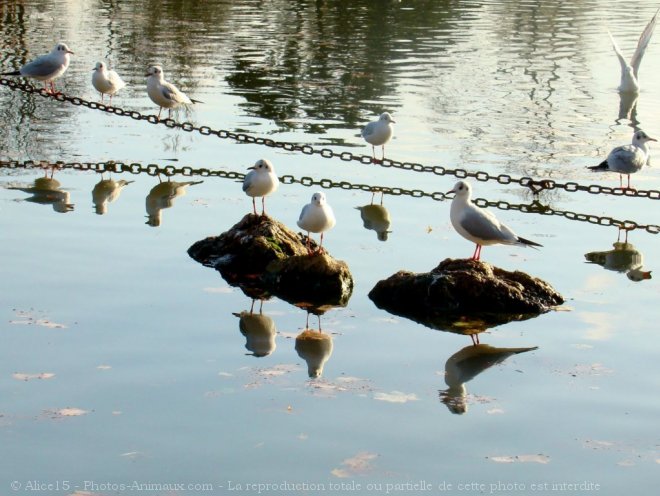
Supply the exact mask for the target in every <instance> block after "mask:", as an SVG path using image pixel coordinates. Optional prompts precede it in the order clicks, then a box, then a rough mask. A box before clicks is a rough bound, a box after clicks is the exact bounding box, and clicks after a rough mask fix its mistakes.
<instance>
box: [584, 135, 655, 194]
mask: <svg viewBox="0 0 660 496" xmlns="http://www.w3.org/2000/svg"><path fill="white" fill-rule="evenodd" d="M650 141H657V140H656V139H655V138H651V137H650V136H649V135H647V134H646V133H645V132H644V131H642V130H641V129H639V130H638V131H635V133H634V134H633V138H632V144H630V145H623V146H617V147H616V148H614V149H613V150H612V151H611V152H610V153H609V155H608V156H607V159H606V160H604V161H602V162H601V163H600V164H598V165H594V166H592V167H589V169H591V170H592V171H612V172H618V173H619V186H620V187H621V188H623V189H633V188H631V187H630V174H634V173H635V172H638V171H639V170H641V168H642V167H644V166H645V165H646V164H647V163H648V161H649V157H650V155H651V150H650V148H649V145H648V143H649V142H650ZM623 174H625V175H627V176H628V186H626V187H625V188H624V187H623Z"/></svg>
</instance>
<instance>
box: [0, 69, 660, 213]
mask: <svg viewBox="0 0 660 496" xmlns="http://www.w3.org/2000/svg"><path fill="white" fill-rule="evenodd" d="M0 85H2V86H6V87H8V88H9V89H11V90H14V91H22V92H24V93H33V94H37V95H39V96H41V97H44V98H53V99H55V100H57V101H59V102H68V103H70V104H72V105H76V106H84V107H87V108H90V109H93V110H100V111H103V112H107V113H110V114H114V115H118V116H124V117H130V118H131V119H134V120H138V121H139V120H142V121H147V122H149V123H151V124H163V125H165V126H167V127H168V128H171V129H173V128H178V129H181V130H183V131H186V132H189V133H190V132H193V131H196V132H198V133H199V134H201V135H202V136H216V137H218V138H221V139H232V140H235V141H238V142H239V143H250V144H256V145H263V146H268V147H271V148H281V149H283V150H285V151H289V152H300V153H303V154H305V155H319V156H321V157H323V158H338V159H340V160H342V161H344V162H351V161H355V162H360V163H361V164H377V165H380V166H381V167H385V168H389V167H392V168H395V169H401V170H405V171H413V172H421V173H429V174H435V175H437V176H454V177H456V178H458V179H467V178H474V179H475V180H477V181H480V182H486V181H496V182H498V183H499V184H505V185H506V184H519V185H520V186H522V187H524V188H528V189H530V190H531V191H532V192H533V193H534V194H535V195H536V194H538V193H540V192H541V191H544V190H554V189H562V190H564V191H567V192H569V193H575V192H577V191H583V192H586V193H590V194H592V195H597V194H604V195H614V196H628V197H639V198H648V199H651V200H660V191H658V190H634V189H623V188H612V187H609V186H601V185H598V184H590V185H581V184H578V183H576V182H567V183H560V182H557V181H554V180H552V179H533V178H531V177H518V178H516V177H512V176H510V175H509V174H498V175H491V174H489V173H488V172H484V171H478V172H470V171H467V170H466V169H448V168H445V167H443V166H440V165H436V166H429V165H422V164H418V163H410V162H399V161H396V160H392V159H389V158H385V159H383V160H375V159H373V158H372V157H371V156H369V155H356V154H353V153H351V152H348V151H342V152H336V151H334V150H331V149H329V148H321V149H317V148H314V147H312V146H311V145H299V144H296V143H289V142H284V141H275V140H272V139H268V138H258V137H255V136H252V135H249V134H246V133H235V132H232V131H226V130H222V129H219V130H215V129H212V128H211V127H209V126H196V125H194V124H192V123H191V122H177V121H175V120H174V119H170V118H168V119H162V120H159V119H158V117H157V116H155V115H153V114H151V115H144V114H141V113H140V112H137V111H135V110H124V109H122V108H119V107H112V106H110V105H105V104H103V103H98V102H90V101H88V100H84V99H82V98H80V97H71V96H67V95H64V94H62V93H56V94H51V93H48V92H47V91H46V90H45V89H44V88H35V87H34V86H32V85H31V84H29V83H21V82H17V81H14V80H11V79H6V78H0Z"/></svg>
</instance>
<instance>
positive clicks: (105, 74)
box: [92, 62, 126, 104]
mask: <svg viewBox="0 0 660 496" xmlns="http://www.w3.org/2000/svg"><path fill="white" fill-rule="evenodd" d="M92 70H93V71H94V72H93V74H92V85H93V86H94V88H96V91H98V92H99V93H100V94H101V101H103V96H104V95H109V96H110V104H112V96H113V95H114V94H115V93H117V92H118V91H119V90H120V89H122V88H123V87H124V86H126V83H125V82H124V81H123V80H122V78H120V77H119V74H117V73H116V72H115V71H112V70H108V68H107V66H106V65H105V64H104V63H103V62H97V63H96V66H95V67H94V69H92Z"/></svg>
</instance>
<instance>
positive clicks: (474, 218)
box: [460, 206, 516, 242]
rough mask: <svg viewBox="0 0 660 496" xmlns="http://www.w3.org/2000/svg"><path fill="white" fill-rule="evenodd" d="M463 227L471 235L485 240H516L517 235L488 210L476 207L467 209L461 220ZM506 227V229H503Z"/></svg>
mask: <svg viewBox="0 0 660 496" xmlns="http://www.w3.org/2000/svg"><path fill="white" fill-rule="evenodd" d="M460 224H461V227H462V228H463V229H465V230H466V231H467V232H468V233H469V234H470V235H471V236H474V237H475V238H478V239H483V240H484V241H487V240H492V241H499V242H507V241H508V242H515V240H516V239H515V238H516V237H515V235H513V236H511V235H512V234H513V233H512V232H511V230H510V229H508V228H506V226H504V225H502V224H501V223H500V221H499V220H497V218H496V217H495V216H494V215H493V214H492V213H490V212H489V211H488V210H484V209H482V208H478V207H476V206H475V207H474V208H470V209H466V210H465V213H464V214H463V217H462V218H461V220H460ZM503 228H504V229H503Z"/></svg>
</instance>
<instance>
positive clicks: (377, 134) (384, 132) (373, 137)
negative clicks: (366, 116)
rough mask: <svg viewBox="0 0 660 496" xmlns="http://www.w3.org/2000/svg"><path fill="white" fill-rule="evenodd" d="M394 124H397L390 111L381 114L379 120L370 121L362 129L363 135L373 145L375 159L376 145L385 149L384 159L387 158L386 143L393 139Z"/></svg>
mask: <svg viewBox="0 0 660 496" xmlns="http://www.w3.org/2000/svg"><path fill="white" fill-rule="evenodd" d="M392 124H396V122H395V121H394V119H392V116H391V115H390V114H389V113H388V112H383V113H382V114H380V118H379V119H378V120H377V121H373V122H370V123H369V124H367V125H366V126H365V127H364V129H363V130H362V137H363V138H364V139H365V141H366V142H367V143H369V144H370V145H371V151H372V153H373V157H374V160H376V147H377V146H380V147H382V149H383V159H385V144H386V143H388V142H389V141H390V140H391V139H392V134H394V129H393V128H392Z"/></svg>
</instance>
